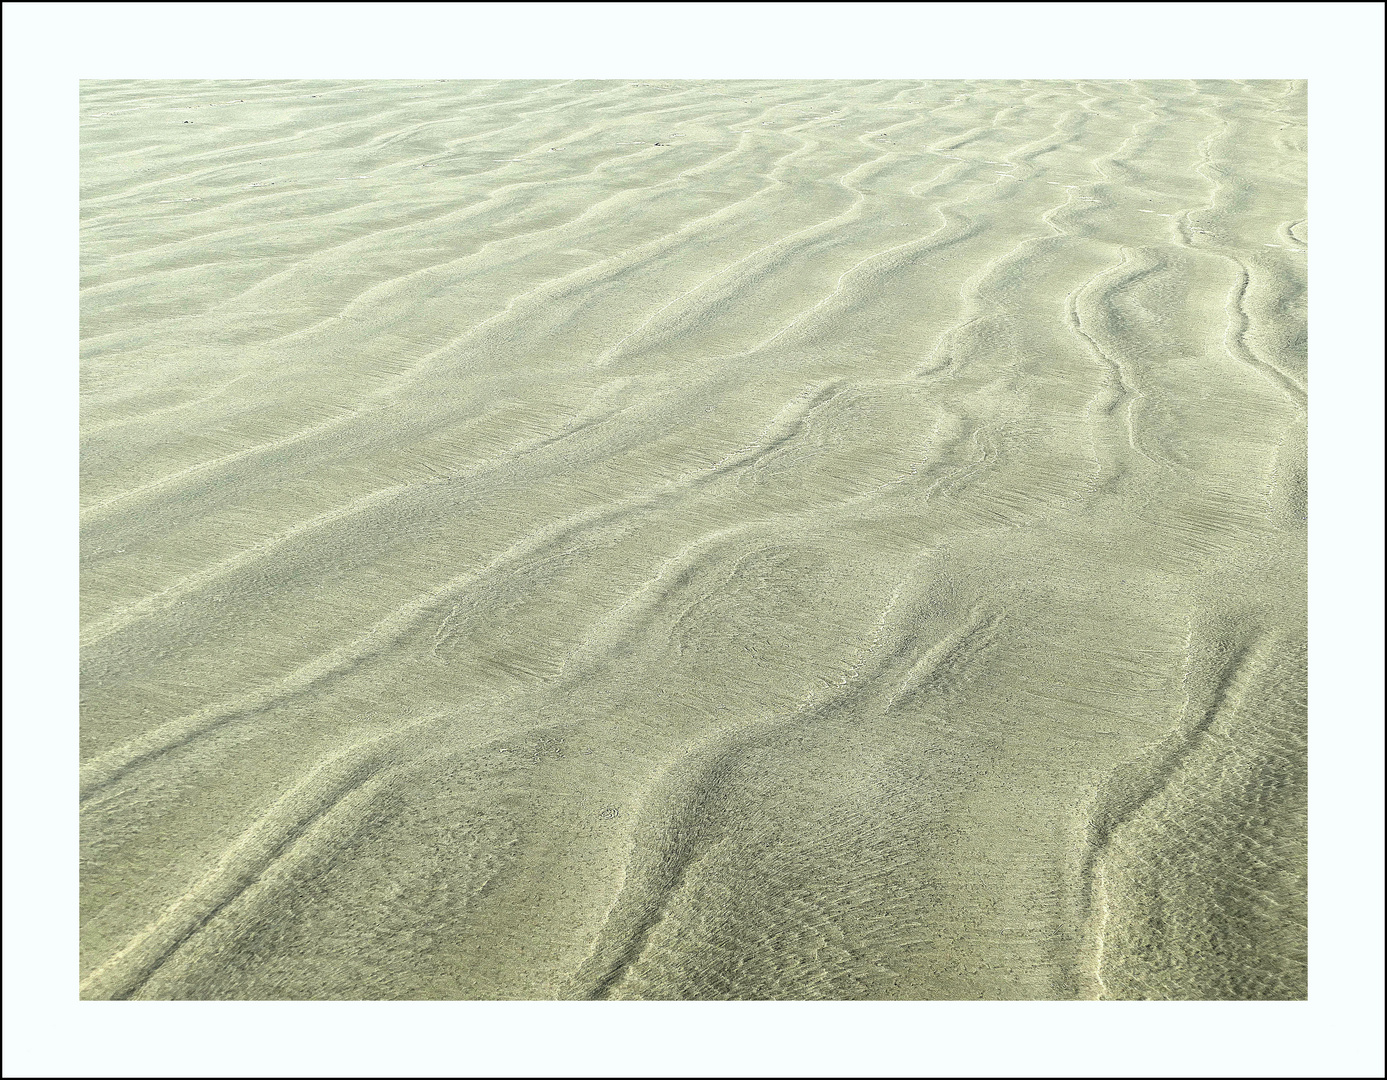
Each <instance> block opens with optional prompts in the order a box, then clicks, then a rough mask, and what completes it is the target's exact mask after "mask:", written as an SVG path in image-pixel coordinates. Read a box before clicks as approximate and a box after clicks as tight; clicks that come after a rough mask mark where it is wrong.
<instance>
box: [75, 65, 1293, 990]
mask: <svg viewBox="0 0 1387 1080" xmlns="http://www.w3.org/2000/svg"><path fill="white" fill-rule="evenodd" d="M1305 115H1306V113H1305V86H1304V84H1303V83H1292V82H1206V83H1190V82H1169V83H1161V82H1149V83H1147V82H1137V83H1132V82H1125V83H1118V82H1077V83H1070V82H1065V83H1052V82H976V83H974V82H941V83H901V82H860V83H849V82H804V83H757V82H745V83H719V82H706V83H701V82H698V83H691V82H678V83H668V84H663V83H661V84H652V83H617V82H591V83H585V82H573V81H568V82H561V81H555V82H534V83H521V82H509V83H505V82H486V83H483V82H461V83H457V82H452V83H438V82H434V83H417V84H414V83H395V82H390V83H379V82H363V83H347V82H341V83H307V82H297V83H293V82H291V83H284V82H275V83H271V82H256V83H198V82H186V83H185V82H165V83H155V82H99V83H95V82H94V83H86V84H84V85H83V89H82V95H81V125H82V177H81V179H82V205H81V230H82V266H81V284H82V294H81V297H82V299H81V302H82V338H81V350H82V413H81V431H82V455H81V463H82V477H81V491H82V513H81V529H82V535H81V558H82V567H81V573H82V579H81V580H82V594H81V599H82V665H81V672H82V765H81V799H82V803H81V806H82V874H83V876H82V937H81V943H82V970H81V974H80V977H81V993H82V996H84V997H87V998H142V999H323V998H347V999H353V998H369V999H381V998H386V999H408V998H416V999H420V998H424V999H427V998H556V997H565V998H604V999H619V998H625V999H632V998H647V999H649V998H658V999H705V998H722V999H766V998H782V999H783V998H789V999H820V998H822V999H848V998H853V999H856V998H912V999H921V998H941V999H948V998H956V999H969V998H1009V999H1036V998H1096V997H1108V998H1220V999H1239V998H1255V999H1264V998H1303V997H1304V996H1305V994H1306V961H1305V892H1306V885H1305V865H1306V859H1305V767H1306V742H1305V740H1306V731H1305V716H1306V675H1305V604H1306V585H1305V565H1306V564H1305V550H1306V517H1305V515H1306V509H1305V508H1306V481H1305V476H1306V471H1305V454H1306V444H1305V417H1306V385H1307V382H1306V380H1307V370H1306V341H1307V339H1306V323H1305V288H1306V270H1305V260H1306V243H1307V240H1308V226H1307V223H1306V213H1305V174H1306V154H1305V133H1306V128H1305Z"/></svg>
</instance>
